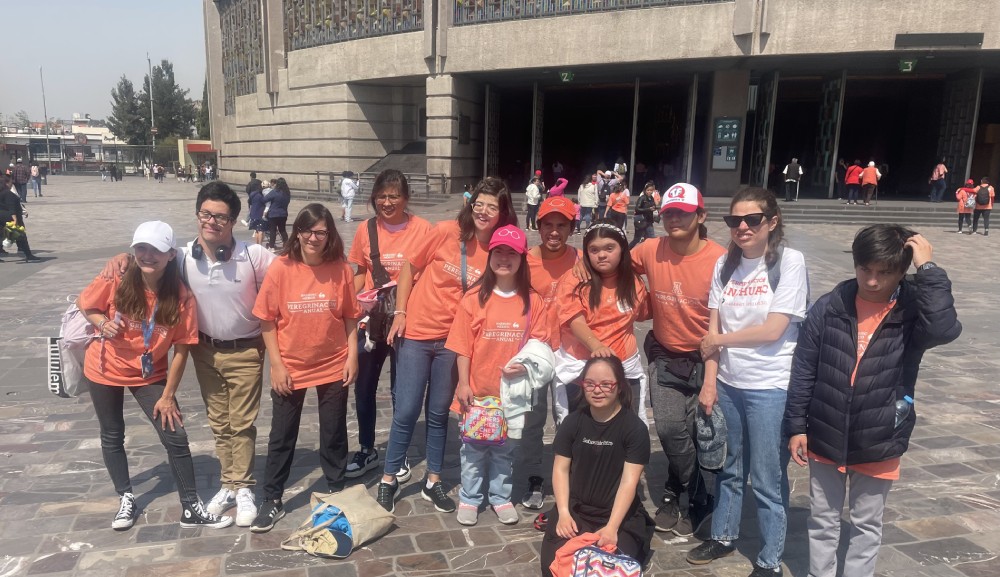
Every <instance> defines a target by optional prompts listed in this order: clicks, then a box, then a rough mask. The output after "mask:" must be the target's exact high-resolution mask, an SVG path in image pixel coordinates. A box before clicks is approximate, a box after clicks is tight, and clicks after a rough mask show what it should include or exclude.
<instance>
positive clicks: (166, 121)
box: [139, 60, 195, 138]
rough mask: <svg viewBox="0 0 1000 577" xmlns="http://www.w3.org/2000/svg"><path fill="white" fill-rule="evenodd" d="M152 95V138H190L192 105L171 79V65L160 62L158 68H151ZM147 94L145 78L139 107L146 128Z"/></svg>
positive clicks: (148, 83)
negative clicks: (153, 131) (153, 125)
mask: <svg viewBox="0 0 1000 577" xmlns="http://www.w3.org/2000/svg"><path fill="white" fill-rule="evenodd" d="M152 93H153V121H154V124H155V126H156V137H157V138H165V137H167V136H177V137H180V138H188V137H190V136H191V128H192V126H194V121H195V111H194V104H193V103H192V102H191V100H190V99H188V97H187V93H188V91H187V90H183V89H182V88H181V87H180V86H178V85H177V82H176V81H175V80H174V65H173V64H171V63H170V61H169V60H162V61H160V65H159V66H154V67H153V76H152ZM149 94H150V77H149V75H146V77H145V79H144V80H143V88H142V92H140V93H139V106H140V108H141V114H142V115H143V118H144V119H145V122H146V126H149Z"/></svg>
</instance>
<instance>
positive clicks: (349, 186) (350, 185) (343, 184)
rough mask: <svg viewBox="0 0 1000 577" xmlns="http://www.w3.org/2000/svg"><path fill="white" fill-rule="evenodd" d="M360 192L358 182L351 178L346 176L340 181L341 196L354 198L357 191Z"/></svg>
mask: <svg viewBox="0 0 1000 577" xmlns="http://www.w3.org/2000/svg"><path fill="white" fill-rule="evenodd" d="M357 192H358V184H357V183H356V182H354V181H353V180H351V179H350V178H345V179H344V180H341V181H340V196H342V197H344V198H345V199H348V198H354V195H355V193H357Z"/></svg>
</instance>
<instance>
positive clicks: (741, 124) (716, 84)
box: [702, 70, 750, 196]
mask: <svg viewBox="0 0 1000 577" xmlns="http://www.w3.org/2000/svg"><path fill="white" fill-rule="evenodd" d="M749 92H750V71H749V70H719V71H716V72H714V73H712V102H711V105H710V107H709V111H710V112H709V115H708V116H709V125H708V127H707V129H708V131H709V133H708V134H709V138H708V139H707V141H708V154H706V158H707V159H708V166H707V167H706V171H705V184H704V186H703V187H702V192H703V193H704V194H706V195H711V196H731V195H732V194H733V193H734V192H736V190H737V189H738V188H739V187H740V172H741V170H742V165H743V144H744V140H745V137H744V136H745V134H746V132H747V130H746V126H745V125H746V111H747V97H748V94H749ZM720 123H728V124H729V126H730V127H735V129H736V131H737V132H738V134H736V135H735V137H734V138H732V139H730V138H723V139H722V140H719V139H718V136H719V134H717V133H718V131H717V130H716V127H717V125H718V124H720ZM723 136H726V135H723ZM732 147H735V151H734V150H732ZM734 153H735V159H734V160H733V161H731V162H730V161H728V159H727V157H729V158H731V157H732V155H733V154H734Z"/></svg>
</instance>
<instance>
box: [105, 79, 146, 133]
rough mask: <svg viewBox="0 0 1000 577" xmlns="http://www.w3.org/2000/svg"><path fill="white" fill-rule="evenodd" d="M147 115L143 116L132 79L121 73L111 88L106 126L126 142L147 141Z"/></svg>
mask: <svg viewBox="0 0 1000 577" xmlns="http://www.w3.org/2000/svg"><path fill="white" fill-rule="evenodd" d="M148 118H149V117H148V116H146V117H145V119H144V117H143V115H142V110H141V109H140V104H139V97H138V95H136V93H135V87H134V86H132V81H131V80H129V79H128V78H126V77H125V75H124V74H123V75H122V77H121V80H119V81H118V86H116V87H115V88H112V89H111V116H109V117H108V128H109V129H110V130H111V134H114V135H115V136H116V137H117V138H118V140H122V141H124V142H126V143H128V144H147V143H149V121H148Z"/></svg>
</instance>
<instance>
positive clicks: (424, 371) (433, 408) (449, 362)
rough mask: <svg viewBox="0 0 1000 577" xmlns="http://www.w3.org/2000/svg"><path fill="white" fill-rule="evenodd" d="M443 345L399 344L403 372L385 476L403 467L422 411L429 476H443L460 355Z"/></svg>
mask: <svg viewBox="0 0 1000 577" xmlns="http://www.w3.org/2000/svg"><path fill="white" fill-rule="evenodd" d="M444 342H445V339H441V340H438V341H417V340H413V339H403V340H402V342H401V343H400V345H399V350H398V351H397V352H396V361H397V362H398V363H399V366H400V367H403V370H402V371H400V372H399V374H397V375H396V401H395V403H396V404H395V407H394V408H393V411H392V428H391V429H390V430H389V445H388V447H387V448H386V455H385V469H384V471H385V474H386V475H395V474H396V472H397V471H399V470H400V469H401V468H402V467H403V460H404V459H406V450H407V449H409V448H410V441H411V440H412V439H413V429H415V428H416V426H417V419H419V418H420V410H421V409H424V419H425V420H426V422H427V447H426V450H427V473H428V474H431V475H433V474H440V473H441V469H442V467H443V463H444V445H445V442H446V441H447V440H448V407H450V406H451V402H452V400H453V399H454V398H455V386H456V385H457V384H458V367H457V366H456V364H455V359H456V358H457V355H455V353H454V352H452V351H449V350H448V349H446V348H444Z"/></svg>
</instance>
